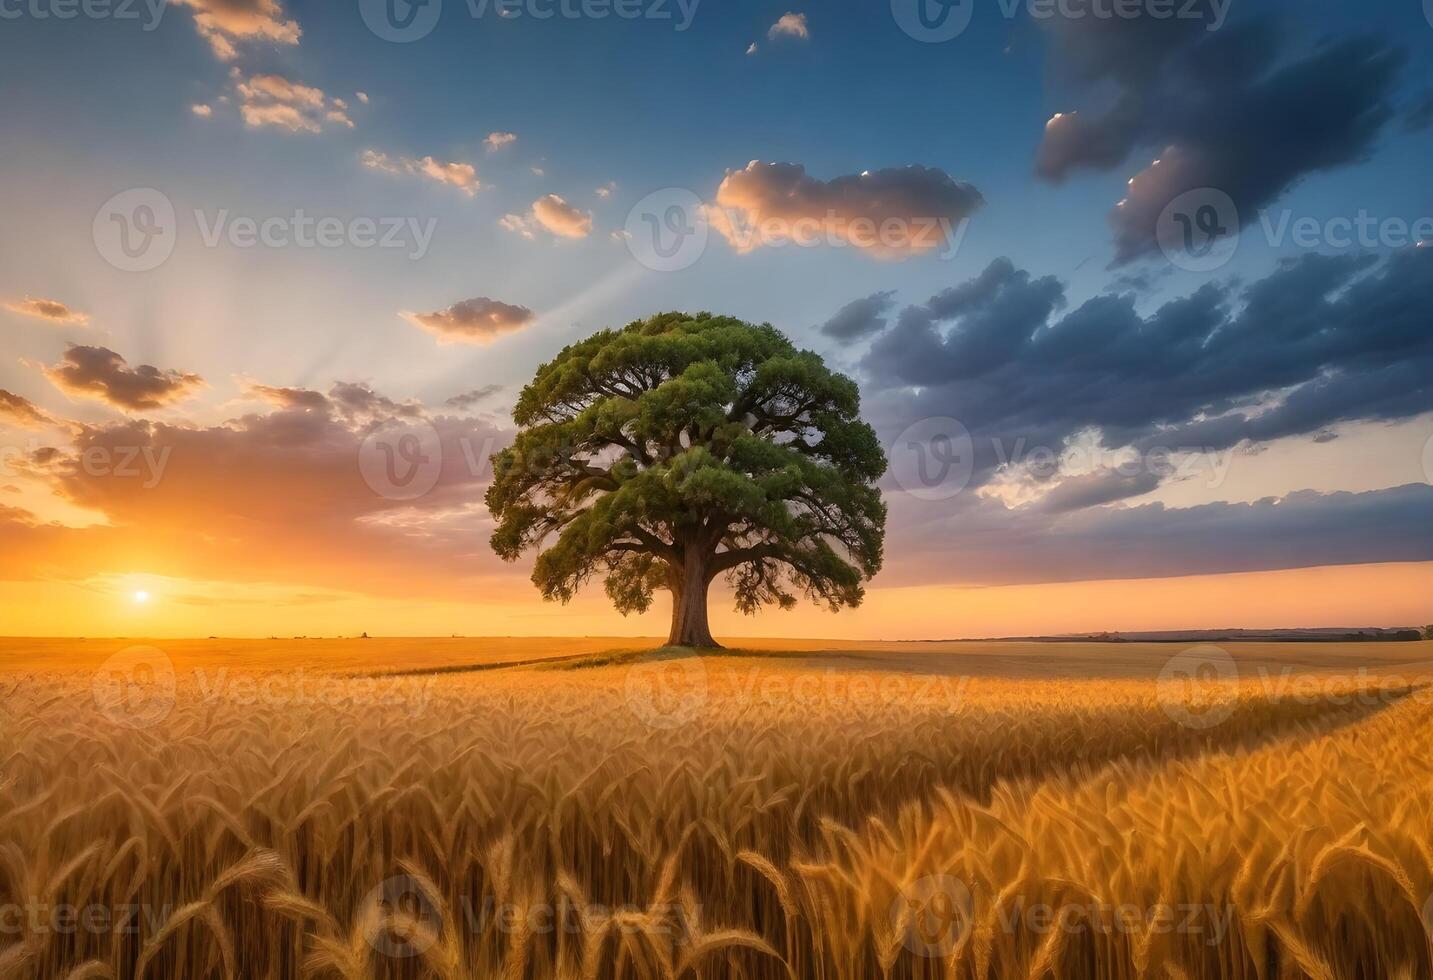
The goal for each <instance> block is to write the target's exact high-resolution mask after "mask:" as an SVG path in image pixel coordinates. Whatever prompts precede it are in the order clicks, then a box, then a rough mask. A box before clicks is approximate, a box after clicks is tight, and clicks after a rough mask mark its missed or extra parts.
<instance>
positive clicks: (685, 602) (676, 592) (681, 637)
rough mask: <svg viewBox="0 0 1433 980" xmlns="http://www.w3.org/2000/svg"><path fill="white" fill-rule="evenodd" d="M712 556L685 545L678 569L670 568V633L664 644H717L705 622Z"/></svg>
mask: <svg viewBox="0 0 1433 980" xmlns="http://www.w3.org/2000/svg"><path fill="white" fill-rule="evenodd" d="M711 560H712V556H711V555H709V554H706V553H705V552H704V551H703V550H702V549H701V548H700V547H698V546H694V545H688V546H687V548H686V549H685V555H684V557H683V561H682V567H681V568H680V569H673V571H672V632H671V634H670V635H669V636H668V637H667V645H668V646H674V647H708V648H711V647H717V646H719V644H718V643H717V641H716V640H714V639H712V632H711V627H710V626H708V625H707V586H708V585H709V584H710V582H711V571H710V569H711Z"/></svg>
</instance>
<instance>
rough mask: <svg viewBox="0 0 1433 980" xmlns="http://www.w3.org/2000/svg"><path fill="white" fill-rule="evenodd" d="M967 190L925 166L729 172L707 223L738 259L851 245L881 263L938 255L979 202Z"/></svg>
mask: <svg viewBox="0 0 1433 980" xmlns="http://www.w3.org/2000/svg"><path fill="white" fill-rule="evenodd" d="M984 203H985V201H984V198H982V197H981V195H980V192H979V191H977V190H976V189H975V188H974V187H972V186H971V185H970V184H967V183H963V182H961V181H957V180H955V179H953V178H952V177H950V176H949V175H948V174H946V173H945V172H944V171H942V170H938V169H935V168H930V167H918V166H911V167H901V168H892V169H887V170H875V171H871V170H867V171H863V172H862V173H859V174H852V175H849V176H845V177H836V178H834V179H832V180H829V181H823V180H818V179H816V178H814V177H811V176H808V175H807V173H806V168H805V167H803V166H801V165H800V164H797V163H762V162H760V161H757V160H753V161H752V162H751V163H749V164H747V165H746V168H745V169H744V170H729V171H727V173H726V177H725V178H724V179H723V180H722V182H721V185H720V186H719V187H718V188H717V193H716V201H715V203H714V204H713V205H709V206H708V207H707V211H706V213H707V219H708V221H709V222H710V223H711V225H712V227H713V228H715V229H716V231H717V232H718V233H720V234H721V235H722V237H723V238H725V239H726V240H727V242H728V243H730V244H731V246H732V247H733V248H735V249H736V250H737V251H738V252H741V253H743V254H745V253H747V252H751V251H754V250H755V249H757V248H760V247H763V246H778V247H779V246H782V245H785V244H790V243H797V244H817V243H821V242H826V243H828V244H838V245H854V246H855V247H857V248H859V249H861V250H862V251H864V252H866V253H867V254H870V255H874V256H877V257H881V258H905V257H909V256H912V255H918V254H922V253H925V252H930V251H933V250H935V249H938V248H940V247H942V246H943V245H945V244H946V243H947V242H949V241H950V240H951V238H952V236H953V235H954V234H955V233H956V226H957V225H959V224H961V223H962V222H964V221H965V220H966V219H967V218H969V217H970V215H971V214H973V213H974V212H975V211H976V210H977V209H979V208H980V206H981V205H982V204H984Z"/></svg>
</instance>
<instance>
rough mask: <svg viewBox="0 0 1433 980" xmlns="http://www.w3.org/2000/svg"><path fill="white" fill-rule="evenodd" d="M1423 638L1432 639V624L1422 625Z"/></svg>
mask: <svg viewBox="0 0 1433 980" xmlns="http://www.w3.org/2000/svg"><path fill="white" fill-rule="evenodd" d="M1423 639H1425V640H1433V626H1425V627H1423Z"/></svg>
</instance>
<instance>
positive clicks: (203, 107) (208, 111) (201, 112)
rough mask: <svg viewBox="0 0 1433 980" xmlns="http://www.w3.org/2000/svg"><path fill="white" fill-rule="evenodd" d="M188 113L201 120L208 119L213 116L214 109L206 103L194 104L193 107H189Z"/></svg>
mask: <svg viewBox="0 0 1433 980" xmlns="http://www.w3.org/2000/svg"><path fill="white" fill-rule="evenodd" d="M189 111H190V112H192V113H194V115H196V116H198V117H199V118H201V119H208V118H209V117H210V116H212V115H214V107H213V106H211V105H208V104H207V103H199V102H196V103H195V104H194V105H192V106H190V107H189Z"/></svg>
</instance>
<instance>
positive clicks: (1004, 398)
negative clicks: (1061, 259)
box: [862, 248, 1433, 493]
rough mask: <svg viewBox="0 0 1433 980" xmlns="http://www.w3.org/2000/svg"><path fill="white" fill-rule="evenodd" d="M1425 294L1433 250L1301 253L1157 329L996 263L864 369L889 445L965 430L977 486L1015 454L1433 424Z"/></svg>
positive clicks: (1132, 304) (1194, 296)
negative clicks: (944, 420) (932, 421)
mask: <svg viewBox="0 0 1433 980" xmlns="http://www.w3.org/2000/svg"><path fill="white" fill-rule="evenodd" d="M1430 294H1433V250H1429V249H1416V248H1410V249H1404V250H1402V251H1399V252H1395V253H1392V254H1390V255H1388V256H1384V257H1379V256H1369V255H1362V256H1360V255H1340V256H1325V255H1314V254H1310V255H1306V256H1303V257H1301V258H1300V259H1298V260H1294V261H1289V262H1286V263H1284V264H1283V265H1281V266H1280V267H1279V268H1278V269H1277V270H1276V271H1274V272H1273V273H1271V274H1270V275H1268V276H1266V277H1265V278H1263V279H1260V280H1257V281H1255V282H1252V283H1249V284H1247V285H1234V284H1225V285H1216V284H1208V285H1205V286H1203V287H1201V288H1199V289H1197V290H1195V291H1194V292H1193V293H1191V294H1189V295H1187V296H1184V297H1180V298H1177V299H1173V300H1170V301H1169V302H1166V303H1164V304H1163V305H1162V306H1160V307H1158V308H1157V309H1154V310H1152V311H1151V312H1149V313H1148V314H1142V313H1141V312H1140V311H1139V310H1138V309H1136V303H1137V297H1136V296H1135V295H1133V294H1128V293H1127V294H1123V295H1109V294H1105V295H1100V296H1096V297H1094V298H1092V299H1089V300H1087V301H1085V302H1084V303H1082V304H1081V305H1079V306H1078V307H1076V308H1074V309H1071V310H1068V311H1067V310H1066V306H1067V299H1066V293H1065V287H1064V284H1063V283H1061V282H1060V281H1059V280H1057V279H1055V278H1053V277H1050V276H1044V277H1035V276H1032V275H1030V274H1029V273H1028V272H1025V271H1023V270H1019V269H1017V268H1016V267H1015V266H1014V264H1013V263H1011V262H1010V261H1009V260H1008V259H1000V260H997V261H996V262H993V263H991V265H990V266H989V267H988V268H987V269H986V270H985V271H984V272H982V273H981V274H980V275H979V276H977V277H976V278H974V279H972V280H969V281H967V282H965V283H962V284H959V285H957V286H955V287H952V288H950V289H947V290H944V291H943V292H941V293H938V294H936V295H935V296H933V297H931V298H930V299H929V300H928V301H926V302H925V303H921V304H916V305H914V306H909V307H907V308H905V309H904V310H902V311H901V313H900V315H899V316H898V317H897V318H896V321H895V323H894V324H893V325H891V326H890V327H889V328H888V329H887V330H886V331H885V332H884V333H882V334H880V335H879V336H878V337H877V338H876V340H875V341H874V343H873V344H872V345H871V348H870V351H869V353H868V354H867V355H866V357H865V359H864V360H863V362H862V369H863V371H864V372H865V373H866V375H867V377H868V378H869V380H870V381H871V383H872V386H873V387H874V388H875V390H876V391H878V392H879V393H880V394H878V395H877V396H876V397H875V398H873V399H871V400H870V402H871V404H872V406H873V408H872V411H874V412H876V413H878V417H879V418H880V420H881V423H882V429H883V430H885V431H888V432H890V433H892V434H894V433H895V432H899V431H901V430H902V429H903V428H904V427H905V426H906V425H908V424H909V423H910V422H911V421H913V420H917V419H921V418H938V417H951V418H955V419H958V420H959V421H960V422H961V423H962V424H963V425H964V426H965V427H966V428H967V429H968V430H969V431H970V432H971V434H972V437H973V439H974V443H975V458H974V479H973V480H972V484H971V485H972V487H974V488H979V487H981V486H982V485H983V484H984V483H986V482H988V481H989V480H991V479H992V477H993V475H994V474H995V473H996V472H997V471H998V470H1000V468H1001V466H1002V464H1004V463H1007V462H1008V461H1009V459H1008V457H1010V456H1011V455H1012V454H1014V453H1015V452H1016V449H1017V447H1023V448H1024V451H1025V452H1026V453H1027V454H1028V453H1030V452H1032V451H1033V449H1034V448H1035V447H1046V448H1048V449H1049V450H1052V451H1053V452H1054V453H1056V454H1058V453H1060V452H1062V451H1063V450H1064V449H1066V448H1067V447H1069V446H1071V445H1073V444H1074V441H1075V440H1076V439H1078V438H1086V437H1089V436H1090V434H1093V438H1094V439H1095V441H1096V443H1097V445H1098V446H1100V447H1103V448H1104V449H1105V450H1107V451H1110V452H1114V451H1116V450H1122V449H1128V450H1130V451H1132V452H1134V453H1136V454H1139V455H1148V454H1150V453H1153V452H1156V451H1158V450H1160V449H1197V450H1199V451H1200V452H1203V453H1212V452H1220V451H1225V450H1229V449H1233V448H1236V447H1239V446H1241V445H1249V444H1253V445H1259V444H1264V443H1268V442H1271V441H1273V440H1275V439H1281V438H1286V437H1291V436H1313V435H1315V434H1317V433H1320V432H1322V431H1324V430H1326V429H1329V428H1331V427H1333V426H1336V425H1338V424H1339V423H1343V422H1368V421H1373V422H1394V421H1400V420H1406V419H1411V418H1414V417H1416V416H1419V415H1422V414H1424V413H1427V412H1433V332H1430V331H1429V330H1428V328H1427V312H1426V305H1427V300H1426V298H1427V296H1428V295H1430ZM1002 455H1003V456H1004V457H1006V458H1004V459H1003V458H1002ZM1068 493H1074V491H1073V490H1071V491H1068Z"/></svg>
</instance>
